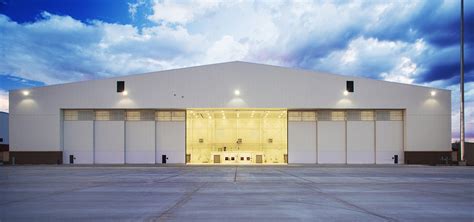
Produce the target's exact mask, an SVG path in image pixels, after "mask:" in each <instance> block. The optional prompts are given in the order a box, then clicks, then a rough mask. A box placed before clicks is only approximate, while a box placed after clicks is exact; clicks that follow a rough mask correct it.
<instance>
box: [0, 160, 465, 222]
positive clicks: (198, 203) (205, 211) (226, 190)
mask: <svg viewBox="0 0 474 222" xmlns="http://www.w3.org/2000/svg"><path fill="white" fill-rule="evenodd" d="M0 188H1V189H0V221H70V220H77V221H91V220H95V221H104V220H105V221H122V220H126V221H256V220H259V221H295V220H299V221H473V220H474V213H473V212H474V168H472V167H460V166H454V167H449V166H444V167H441V166H438V167H431V166H403V165H401V166H394V165H390V166H389V165H387V166H361V165H357V166H346V165H343V166H341V165H339V166H337V165H336V166H334V165H332V166H331V165H328V166H314V165H291V166H258V167H257V166H245V167H242V166H224V167H222V166H167V167H150V166H113V167H110V166H80V167H68V166H2V167H0Z"/></svg>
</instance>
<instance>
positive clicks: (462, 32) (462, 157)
mask: <svg viewBox="0 0 474 222" xmlns="http://www.w3.org/2000/svg"><path fill="white" fill-rule="evenodd" d="M459 93H460V94H461V107H460V115H459V116H460V121H461V123H460V125H461V126H460V127H461V129H460V137H461V141H460V147H459V152H460V161H461V162H464V139H465V138H464V136H465V135H464V0H461V89H460V92H459Z"/></svg>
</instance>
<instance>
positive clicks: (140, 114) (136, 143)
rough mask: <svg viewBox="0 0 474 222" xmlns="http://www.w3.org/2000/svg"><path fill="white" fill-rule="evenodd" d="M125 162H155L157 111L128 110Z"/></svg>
mask: <svg viewBox="0 0 474 222" xmlns="http://www.w3.org/2000/svg"><path fill="white" fill-rule="evenodd" d="M125 135H126V137H125V162H126V163H132V164H133V163H146V164H154V163H155V111H154V110H127V111H126V122H125Z"/></svg>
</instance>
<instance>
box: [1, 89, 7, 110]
mask: <svg viewBox="0 0 474 222" xmlns="http://www.w3.org/2000/svg"><path fill="white" fill-rule="evenodd" d="M0 111H1V112H8V92H7V91H4V90H0Z"/></svg>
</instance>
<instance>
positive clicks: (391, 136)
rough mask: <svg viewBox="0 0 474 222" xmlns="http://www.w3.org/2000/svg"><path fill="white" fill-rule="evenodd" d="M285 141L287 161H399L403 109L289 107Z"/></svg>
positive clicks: (354, 162) (400, 159) (400, 160)
mask: <svg viewBox="0 0 474 222" xmlns="http://www.w3.org/2000/svg"><path fill="white" fill-rule="evenodd" d="M288 145H289V147H288V152H289V155H288V158H289V162H290V163H321V164H325V163H328V164H331V163H337V164H345V163H347V164H374V163H379V164H393V163H394V159H393V158H394V156H395V155H397V156H398V163H403V111H402V110H376V111H375V110H319V111H301V112H300V111H290V112H289V113H288Z"/></svg>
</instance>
